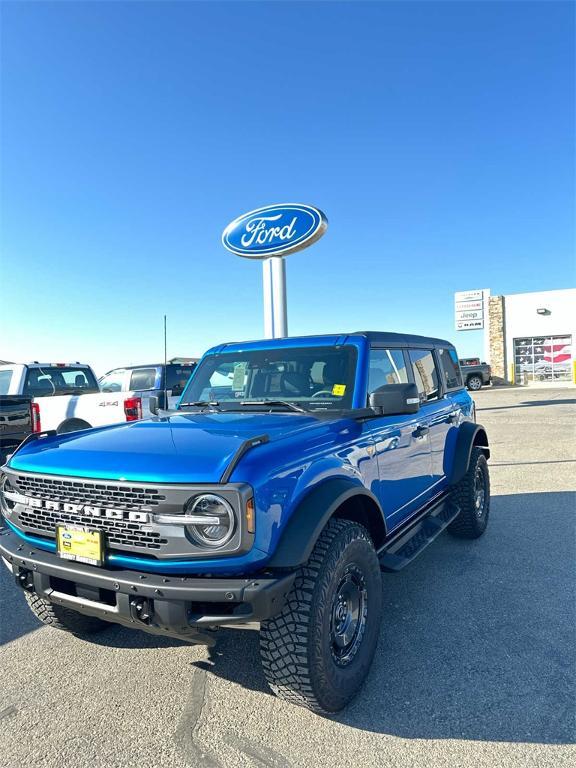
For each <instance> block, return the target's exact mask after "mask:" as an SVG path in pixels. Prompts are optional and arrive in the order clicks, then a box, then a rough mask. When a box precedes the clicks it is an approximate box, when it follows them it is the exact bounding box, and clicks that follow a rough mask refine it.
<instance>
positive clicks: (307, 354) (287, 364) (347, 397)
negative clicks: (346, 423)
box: [182, 346, 357, 410]
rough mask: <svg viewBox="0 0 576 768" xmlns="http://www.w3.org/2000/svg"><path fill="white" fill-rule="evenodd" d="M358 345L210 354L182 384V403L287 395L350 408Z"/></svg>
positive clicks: (229, 403) (229, 404)
mask: <svg viewBox="0 0 576 768" xmlns="http://www.w3.org/2000/svg"><path fill="white" fill-rule="evenodd" d="M356 358H357V355H356V348H355V347H352V346H346V347H340V348H339V349H335V348H334V347H302V348H300V347H298V348H294V349H269V350H257V351H256V350H255V351H247V352H237V353H234V352H229V353H224V354H221V355H213V356H212V355H211V356H210V357H207V358H206V359H205V360H203V361H202V362H201V363H199V368H198V370H197V371H196V373H195V375H194V377H193V378H192V379H191V381H190V383H189V384H188V386H187V387H186V390H185V392H184V395H183V397H182V403H183V404H184V403H191V402H195V401H199V400H213V401H214V400H215V401H218V402H219V403H220V405H221V406H222V407H225V408H227V409H231V408H232V409H233V408H234V405H235V403H238V402H242V401H244V402H245V401H250V400H287V401H289V402H293V403H299V404H300V405H303V406H304V407H306V408H310V409H314V410H317V409H328V408H331V409H333V408H338V409H340V408H350V407H351V404H352V395H353V391H354V377H355V373H356Z"/></svg>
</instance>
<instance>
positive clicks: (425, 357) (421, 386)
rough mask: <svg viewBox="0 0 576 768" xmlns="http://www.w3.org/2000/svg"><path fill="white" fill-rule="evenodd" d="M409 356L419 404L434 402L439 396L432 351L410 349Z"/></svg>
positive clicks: (436, 372)
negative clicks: (428, 401)
mask: <svg viewBox="0 0 576 768" xmlns="http://www.w3.org/2000/svg"><path fill="white" fill-rule="evenodd" d="M409 354H410V362H411V364H412V371H413V373H414V381H415V383H416V386H417V387H418V394H419V395H420V402H421V403H425V402H426V401H427V400H435V399H436V398H437V397H438V394H439V390H438V371H437V369H436V365H435V364H434V355H433V354H432V351H431V350H430V349H411V350H410V352H409Z"/></svg>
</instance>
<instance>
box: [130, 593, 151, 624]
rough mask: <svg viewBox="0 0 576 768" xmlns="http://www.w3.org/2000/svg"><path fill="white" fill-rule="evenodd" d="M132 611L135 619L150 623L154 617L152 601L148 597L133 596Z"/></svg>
mask: <svg viewBox="0 0 576 768" xmlns="http://www.w3.org/2000/svg"><path fill="white" fill-rule="evenodd" d="M130 613H131V615H132V618H133V619H136V621H141V622H143V623H144V624H148V623H149V622H150V619H151V617H152V608H151V606H150V601H149V600H148V598H146V597H133V598H132V600H130Z"/></svg>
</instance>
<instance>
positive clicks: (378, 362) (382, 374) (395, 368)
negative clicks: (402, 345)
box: [368, 349, 408, 394]
mask: <svg viewBox="0 0 576 768" xmlns="http://www.w3.org/2000/svg"><path fill="white" fill-rule="evenodd" d="M407 382H408V374H407V373H406V363H405V362H404V353H403V352H402V350H400V349H372V350H370V371H369V375H368V394H371V393H372V392H375V391H376V390H377V389H380V387H385V386H386V384H406V383H407Z"/></svg>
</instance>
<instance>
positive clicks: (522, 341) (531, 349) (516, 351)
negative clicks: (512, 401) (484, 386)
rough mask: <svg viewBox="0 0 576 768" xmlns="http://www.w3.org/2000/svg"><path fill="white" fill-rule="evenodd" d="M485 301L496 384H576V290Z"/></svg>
mask: <svg viewBox="0 0 576 768" xmlns="http://www.w3.org/2000/svg"><path fill="white" fill-rule="evenodd" d="M486 293H487V292H486ZM486 298H487V302H486V304H487V306H486V309H487V314H488V318H487V319H488V323H487V326H488V328H487V330H488V339H487V341H488V345H487V351H488V349H489V357H490V359H489V362H490V364H491V366H492V375H493V377H494V380H495V381H502V382H509V383H512V384H514V383H515V384H531V383H536V382H572V383H576V355H575V354H574V346H575V342H576V288H569V289H565V290H559V291H539V292H536V293H515V294H511V295H509V296H490V295H488V296H486ZM484 332H485V333H486V329H485V331H484Z"/></svg>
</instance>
